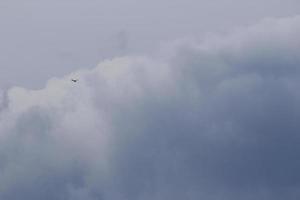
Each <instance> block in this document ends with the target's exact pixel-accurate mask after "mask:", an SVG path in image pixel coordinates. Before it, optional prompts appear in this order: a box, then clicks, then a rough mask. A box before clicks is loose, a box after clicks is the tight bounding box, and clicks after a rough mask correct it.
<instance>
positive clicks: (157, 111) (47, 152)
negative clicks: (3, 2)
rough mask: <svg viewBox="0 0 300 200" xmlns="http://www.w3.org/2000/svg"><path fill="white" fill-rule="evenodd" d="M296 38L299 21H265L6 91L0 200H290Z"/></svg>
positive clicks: (294, 162) (298, 176)
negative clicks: (33, 86)
mask: <svg viewBox="0 0 300 200" xmlns="http://www.w3.org/2000/svg"><path fill="white" fill-rule="evenodd" d="M299 35H300V17H299V16H296V17H293V18H285V19H268V20H265V21H263V22H261V23H260V24H257V25H255V26H253V27H249V28H245V29H241V30H238V31H236V32H234V33H231V34H229V35H228V36H222V37H210V38H207V39H206V40H204V42H201V43H191V42H190V43H188V42H185V43H180V44H177V45H174V48H172V49H173V50H172V52H171V53H170V54H169V55H171V56H167V57H163V56H161V57H160V58H157V57H156V58H153V57H147V56H145V57H121V58H115V59H112V60H107V61H104V62H102V63H100V64H99V66H97V67H96V68H94V69H92V70H82V71H77V72H74V73H72V74H70V75H68V76H66V77H64V78H60V79H57V78H53V79H51V80H49V81H48V82H47V85H46V87H45V88H44V89H41V90H27V89H25V88H20V87H14V88H11V89H10V90H8V91H7V93H5V94H4V93H3V95H2V96H1V99H3V100H1V101H0V103H1V115H0V199H6V200H18V199H32V200H38V199H45V200H53V199H55V200H65V199H67V200H71V199H72V200H73V199H75V200H83V199H84V200H102V199H104V200H105V199H124V200H125V199H133V200H135V199H143V200H148V199H149V200H150V199H156V200H163V199H175V200H177V199H178V200H179V199H191V200H192V199H195V200H196V199H207V200H210V199H211V200H214V199H225V200H229V199H230V200H232V199H245V200H247V199H249V200H250V199H264V200H265V199H270V200H271V199H272V200H274V199H296V198H297V197H299V196H300V193H299V183H300V173H299V170H298V169H299V168H300V161H299V155H300V147H299V142H300V136H299V133H298V131H299V128H300V127H299V126H300V125H299V123H298V119H300V104H299V102H300V101H299V100H300V93H299V87H298V86H299V84H300V74H299V65H300V58H299V53H300V38H299ZM174 49H175V50H174ZM71 78H78V79H79V82H78V83H75V84H74V83H72V82H71V81H70V79H71Z"/></svg>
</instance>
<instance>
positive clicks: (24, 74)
mask: <svg viewBox="0 0 300 200" xmlns="http://www.w3.org/2000/svg"><path fill="white" fill-rule="evenodd" d="M299 9H300V3H299V1H298V0H284V1H283V0H254V1H248V0H184V1H183V0H153V1H148V0H110V1H103V0H89V1H86V0H27V1H20V0H2V1H1V2H0V25H1V35H0V44H1V46H0V86H1V87H8V86H11V85H23V86H26V87H30V88H40V87H42V86H43V85H44V84H45V82H46V80H47V79H49V78H51V77H53V76H62V75H64V74H66V73H67V72H68V73H69V72H71V71H73V70H74V69H78V68H91V67H94V66H95V65H96V64H97V63H99V62H100V61H101V60H103V59H104V58H111V57H115V56H120V55H126V54H143V53H144V52H147V53H148V52H153V51H156V50H157V46H160V45H161V43H164V42H169V41H172V40H174V39H180V38H183V37H196V38H201V36H202V35H203V34H205V33H207V32H213V33H218V32H224V31H225V32H226V31H231V30H232V29H233V28H235V27H239V26H245V25H250V24H255V23H257V22H258V21H259V20H261V19H263V18H266V17H283V16H293V15H295V14H297V13H298V11H299ZM33 74H34V76H32V75H33Z"/></svg>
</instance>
